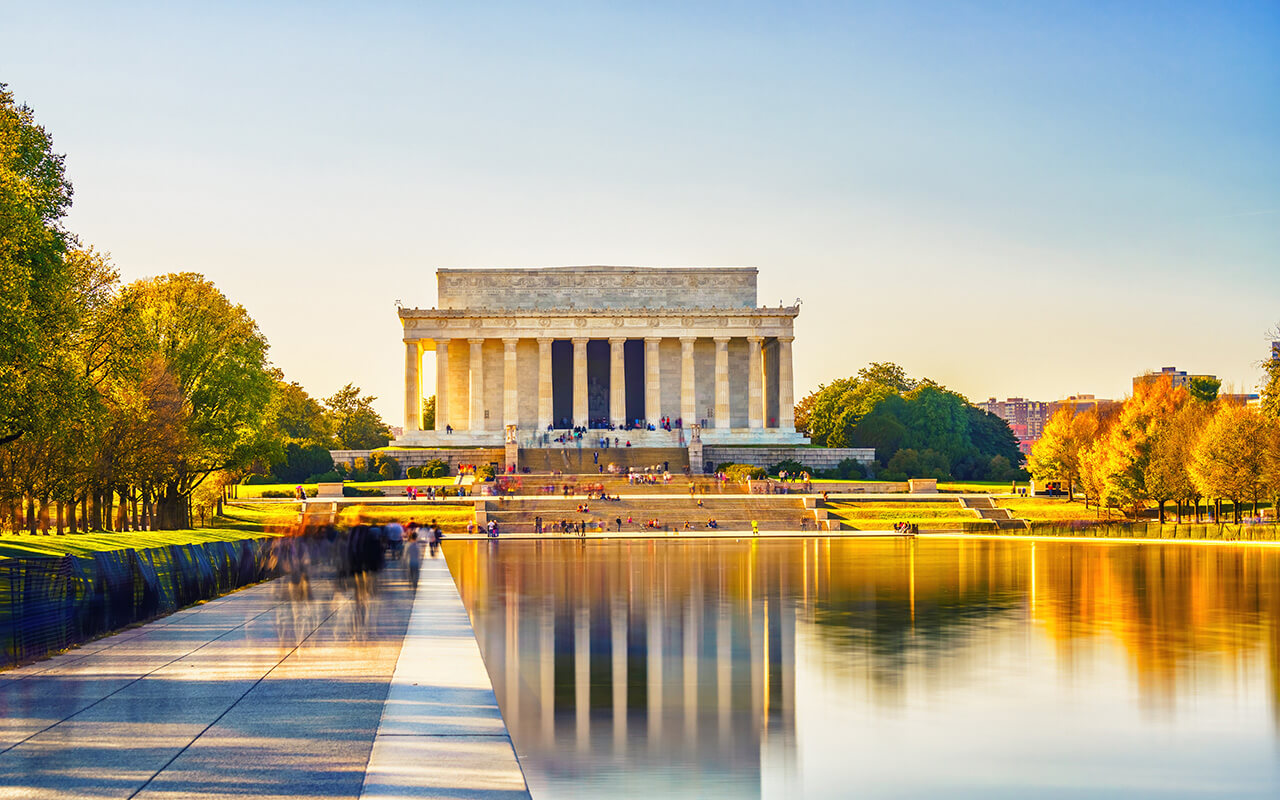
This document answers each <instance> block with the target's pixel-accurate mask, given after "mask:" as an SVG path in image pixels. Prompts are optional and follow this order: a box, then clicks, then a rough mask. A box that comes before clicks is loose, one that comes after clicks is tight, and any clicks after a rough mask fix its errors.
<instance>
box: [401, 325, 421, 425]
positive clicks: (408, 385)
mask: <svg viewBox="0 0 1280 800" xmlns="http://www.w3.org/2000/svg"><path fill="white" fill-rule="evenodd" d="M421 365H422V353H421V352H420V351H419V350H418V343H417V342H405V343H404V432H405V435H406V436H408V435H409V434H411V433H413V432H414V431H417V430H420V429H421V428H422V426H421V425H419V424H418V421H419V420H420V419H422V383H421V381H419V379H418V368H419V367H420V366H421Z"/></svg>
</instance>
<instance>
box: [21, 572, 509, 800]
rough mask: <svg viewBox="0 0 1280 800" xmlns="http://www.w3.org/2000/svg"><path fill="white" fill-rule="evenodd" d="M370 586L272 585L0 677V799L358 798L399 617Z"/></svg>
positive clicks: (391, 577) (386, 595) (392, 575)
mask: <svg viewBox="0 0 1280 800" xmlns="http://www.w3.org/2000/svg"><path fill="white" fill-rule="evenodd" d="M435 564H436V565H443V561H439V562H435ZM436 569H437V570H438V569H439V566H437V567H436ZM447 577H448V575H447V571H446V572H445V578H446V579H447ZM381 578H382V579H381V581H380V586H379V588H378V590H377V591H376V592H372V593H368V594H367V595H366V594H365V593H361V594H360V596H359V597H358V596H357V593H356V592H355V591H354V590H353V589H352V588H342V587H339V586H337V585H336V584H335V583H333V582H332V581H319V580H317V581H315V582H314V583H313V584H312V592H311V596H310V598H309V599H307V600H295V599H291V597H290V595H291V594H292V593H291V592H290V591H289V584H288V582H287V581H285V580H284V579H281V580H277V581H273V582H271V583H268V584H262V585H259V586H255V587H251V588H249V589H245V590H243V591H240V592H236V593H235V594H232V595H228V596H226V597H222V598H219V599H217V600H214V601H211V602H209V603H206V604H203V605H200V606H195V607H193V608H188V609H186V610H183V611H180V612H178V613H176V614H173V615H171V616H169V617H166V618H164V619H161V620H158V621H156V622H153V623H151V624H148V625H145V626H142V627H140V628H136V629H133V630H130V631H126V632H123V633H120V634H117V635H115V636H111V637H108V638H105V639H102V640H99V641H97V642H94V643H91V644H88V645H85V646H83V647H81V648H78V649H75V650H72V651H70V652H68V653H65V654H63V655H61V656H58V657H56V658H53V659H50V660H48V661H43V662H39V663H36V664H32V665H29V666H27V667H24V668H21V669H17V670H13V671H10V672H5V673H0V798H22V799H23V800H36V799H37V798H46V797H59V798H65V797H110V798H131V797H139V798H181V797H221V796H238V797H271V798H357V797H359V795H360V793H361V790H362V787H363V784H364V781H365V770H366V766H367V765H368V764H369V758H370V754H371V752H372V750H373V746H374V739H375V736H376V734H377V732H378V728H379V724H380V723H381V722H383V706H384V703H385V701H386V699H387V694H388V690H389V688H390V687H391V684H392V678H393V675H394V674H395V673H396V664H397V661H398V660H399V658H400V653H401V644H402V642H403V641H404V636H405V631H406V629H407V626H408V623H409V619H410V611H411V609H412V607H413V591H412V589H411V587H410V586H409V582H408V579H407V575H406V573H405V571H404V570H403V569H402V568H400V567H398V566H395V565H393V566H392V567H391V568H390V569H389V570H388V571H386V572H384V573H383V575H382V576H381ZM449 588H450V589H451V588H452V581H450V582H449ZM456 597H457V596H456V592H455V594H454V599H455V601H456ZM464 616H465V615H464ZM467 633H468V635H470V626H469V624H468V625H467ZM473 643H474V640H473ZM481 675H482V676H484V672H483V668H481ZM484 679H485V681H486V685H487V676H485V678H484ZM504 733H505V729H504ZM522 784H523V781H522ZM468 796H483V795H468Z"/></svg>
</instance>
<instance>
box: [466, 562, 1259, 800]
mask: <svg viewBox="0 0 1280 800" xmlns="http://www.w3.org/2000/svg"><path fill="white" fill-rule="evenodd" d="M447 556H448V559H449V563H450V567H451V569H452V571H453V574H454V577H455V580H456V581H457V583H458V587H459V590H460V591H461V593H462V597H463V601H464V602H465V603H466V605H467V608H468V610H469V611H470V613H471V616H472V619H473V623H474V626H475V630H476V636H477V638H478V640H479V642H480V646H481V650H482V652H483V653H484V657H485V661H486V664H487V666H488V669H489V672H490V675H491V677H492V679H493V683H494V688H495V690H496V692H497V695H498V700H499V703H500V704H501V707H502V709H503V714H504V717H505V718H506V721H507V724H508V727H509V728H510V731H511V735H512V738H513V741H514V742H515V745H516V749H517V751H518V752H519V753H520V756H521V759H522V763H523V764H524V766H525V769H526V772H527V773H529V774H528V777H529V782H530V785H531V787H532V788H533V789H534V791H535V796H537V793H538V789H539V787H542V788H543V792H544V794H546V795H548V796H558V797H559V796H584V797H585V796H592V793H593V792H596V793H598V792H600V791H614V792H615V794H616V795H617V796H637V795H641V794H648V795H652V796H657V795H664V796H689V797H695V796H696V797H715V796H723V797H740V796H752V797H758V796H761V794H762V793H765V794H767V793H769V790H770V789H771V788H773V789H777V790H778V791H779V792H780V793H781V794H783V795H789V796H832V795H833V794H834V795H837V796H838V795H840V794H841V791H839V790H838V787H843V788H851V787H858V786H861V787H862V788H863V789H868V790H871V791H872V792H873V793H874V791H875V787H876V785H877V783H876V781H877V780H878V778H877V777H876V775H875V773H876V771H877V770H883V771H884V772H885V773H886V775H888V773H889V772H890V769H889V767H888V766H882V765H880V764H877V763H865V762H860V764H861V766H860V767H859V768H858V769H856V770H854V769H853V768H852V764H851V763H840V762H841V758H840V754H841V753H842V752H843V751H842V750H841V749H840V744H839V743H840V742H841V741H842V740H847V741H848V742H849V746H852V745H853V743H854V742H858V743H859V745H858V747H859V750H858V753H859V757H861V758H868V757H869V756H868V755H867V754H868V753H870V752H875V751H876V750H878V749H879V748H882V747H886V748H887V747H888V745H887V744H884V743H882V742H877V741H876V740H875V738H874V733H873V735H872V738H871V739H870V740H868V739H867V736H868V729H869V728H870V729H872V730H874V731H879V732H881V733H882V734H883V736H884V737H885V738H886V741H887V740H889V739H891V738H892V736H894V735H895V733H894V731H896V730H898V728H899V727H901V735H902V736H904V737H905V742H906V744H905V745H904V747H908V748H911V749H914V750H916V751H917V752H919V753H921V754H923V753H925V752H927V751H928V747H929V745H928V744H927V739H928V738H929V737H928V735H930V734H933V733H935V732H939V731H943V730H954V731H956V734H955V735H956V736H960V737H965V736H968V737H969V738H972V739H974V742H975V744H974V745H973V746H974V747H978V746H979V745H978V744H977V743H978V742H981V743H984V744H987V745H990V746H991V748H992V749H1002V750H1004V751H1008V753H1013V752H1017V751H1018V750H1019V748H1020V747H1029V746H1030V745H1027V744H1023V741H1036V742H1038V743H1039V745H1040V746H1048V747H1050V748H1056V749H1058V750H1059V751H1061V752H1058V753H1056V754H1054V758H1053V763H1052V764H1049V765H1046V766H1045V767H1044V770H1043V773H1044V774H1050V775H1052V774H1057V773H1058V772H1061V773H1062V775H1064V776H1069V775H1072V774H1075V773H1077V772H1079V771H1081V770H1090V769H1091V768H1092V767H1093V765H1092V764H1091V763H1090V760H1091V759H1095V758H1096V755H1094V754H1090V752H1089V750H1090V748H1089V747H1087V746H1083V745H1077V744H1075V743H1074V742H1075V740H1074V739H1071V738H1070V737H1069V734H1070V733H1071V731H1073V730H1074V727H1073V726H1074V725H1075V723H1076V722H1077V721H1078V722H1079V724H1080V725H1084V726H1088V725H1090V724H1093V725H1101V724H1102V722H1101V718H1100V716H1099V715H1102V714H1111V715H1113V716H1114V717H1116V718H1115V719H1109V721H1108V722H1107V723H1106V725H1107V726H1109V727H1107V730H1110V731H1112V732H1113V734H1114V736H1115V737H1117V741H1118V744H1115V743H1113V744H1110V745H1108V746H1109V747H1116V746H1127V745H1125V743H1126V742H1128V741H1129V739H1128V738H1126V736H1129V734H1128V733H1125V731H1127V730H1128V729H1127V728H1126V726H1137V727H1139V728H1141V727H1142V726H1144V725H1145V726H1150V725H1156V726H1158V727H1157V728H1156V729H1153V730H1154V731H1155V732H1157V733H1159V734H1160V735H1166V736H1169V737H1173V738H1174V739H1175V740H1178V741H1181V739H1185V740H1186V741H1187V742H1188V746H1190V743H1191V742H1194V741H1197V740H1198V739H1199V738H1200V737H1201V736H1203V735H1207V733H1208V731H1209V730H1210V729H1211V728H1212V726H1213V725H1214V724H1216V723H1213V722H1210V721H1206V720H1198V719H1197V718H1196V714H1195V713H1191V714H1188V713H1186V709H1192V710H1193V711H1194V710H1195V709H1197V708H1198V707H1199V703H1201V702H1213V703H1226V704H1227V706H1228V707H1231V708H1236V707H1239V708H1240V709H1241V713H1242V714H1247V710H1248V709H1249V708H1250V707H1251V706H1250V703H1254V704H1255V705H1256V702H1257V700H1258V699H1259V697H1256V696H1255V695H1258V696H1265V697H1267V699H1268V700H1269V702H1270V707H1271V709H1272V712H1271V713H1272V715H1273V717H1272V719H1270V720H1267V721H1266V727H1265V728H1264V729H1263V731H1264V732H1265V733H1266V734H1267V736H1264V737H1263V738H1268V737H1273V736H1274V727H1275V725H1274V723H1275V720H1277V719H1280V714H1277V712H1276V709H1277V708H1280V705H1278V704H1277V701H1276V697H1277V690H1278V689H1280V683H1278V679H1277V676H1278V675H1280V655H1278V654H1280V635H1278V633H1277V620H1278V619H1280V592H1278V590H1277V581H1278V575H1277V566H1278V565H1280V560H1278V559H1280V549H1275V548H1267V547H1256V546H1205V545H1188V544H1161V545H1136V544H1104V543H1072V542H1031V541H1026V540H981V539H963V538H959V539H922V540H917V541H912V540H902V539H878V540H867V539H863V540H853V539H788V540H781V539H773V540H770V539H754V540H752V539H747V540H740V541H724V540H715V541H710V540H698V541H676V542H673V541H658V542H655V541H644V540H633V541H584V542H564V541H548V542H537V541H503V542H501V543H493V542H486V541H466V542H463V541H457V542H450V543H449V546H448V550H447ZM1120 677H1123V679H1122V680H1118V679H1117V678H1120ZM798 680H799V681H801V682H802V683H801V685H800V686H799V689H798V688H797V681H798ZM1116 697H1119V698H1121V700H1120V702H1119V704H1117V703H1116V700H1115V698H1116ZM1013 698H1019V699H1018V700H1016V701H1015V700H1014V699H1013ZM1005 704H1009V706H1010V708H1008V709H1005V708H1004V705H1005ZM1094 704H1096V705H1097V708H1096V709H1094V708H1092V706H1093V705H1094ZM1023 706H1025V707H1026V711H1025V712H1022V713H1025V714H1026V715H1027V718H1025V719H1020V718H1019V713H1020V711H1019V709H1020V708H1022V707H1023ZM1180 706H1181V707H1182V709H1183V713H1176V712H1178V710H1179V707H1180ZM960 708H964V709H965V710H964V712H963V716H962V715H961V714H960V712H959V711H958V709H960ZM1033 709H1034V712H1033ZM1134 709H1137V710H1138V711H1139V714H1138V715H1137V717H1135V719H1130V718H1129V717H1128V716H1126V714H1127V713H1128V712H1130V711H1133V710H1134ZM1033 713H1034V716H1032V714H1033ZM1010 714H1012V715H1013V718H1010V717H1009V715H1010ZM1046 718H1048V719H1057V720H1059V722H1060V724H1059V725H1052V724H1050V725H1046V724H1044V723H1045V722H1046ZM908 720H914V721H912V722H910V723H909V724H908V722H907V721H908ZM921 720H923V722H922V721H921ZM1153 720H1154V721H1153ZM1254 723H1256V720H1250V722H1249V724H1254ZM922 725H923V726H924V727H923V728H922V727H921V726H922ZM1019 726H1026V727H1025V729H1024V730H1021V731H1020V730H1018V728H1019ZM1142 729H1143V730H1144V731H1146V733H1145V734H1144V735H1147V734H1150V733H1152V731H1151V730H1148V729H1146V728H1142ZM1028 731H1030V732H1028ZM1246 733H1247V731H1246V730H1242V731H1241V732H1240V734H1241V735H1246ZM1253 735H1254V737H1255V738H1257V731H1254V734H1253ZM1019 737H1021V740H1020V739H1019ZM1102 739H1107V740H1108V741H1110V740H1109V739H1108V738H1107V736H1105V735H1104V736H1103V737H1102ZM824 741H825V742H829V743H830V744H826V745H818V744H815V743H816V742H824ZM1099 741H1100V742H1101V739H1100V740H1099ZM1148 744H1150V745H1154V743H1148ZM1166 744H1167V742H1166ZM1098 746H1101V744H1099V745H1098ZM1224 746H1225V744H1224ZM824 747H834V751H833V752H834V753H835V755H834V756H833V757H832V756H825V757H824V756H823V755H822V754H823V753H824V752H825V751H824V749H823V748H824ZM1135 747H1137V748H1140V750H1135V751H1134V753H1133V754H1132V756H1131V758H1132V760H1133V761H1135V762H1141V763H1144V764H1145V763H1148V762H1149V763H1150V764H1151V765H1152V766H1153V768H1157V767H1163V766H1164V764H1163V760H1165V759H1172V758H1179V756H1178V755H1177V752H1178V749H1177V748H1176V747H1173V748H1170V749H1168V750H1167V752H1166V751H1161V750H1160V749H1158V748H1155V747H1154V746H1150V747H1147V746H1141V745H1135ZM1076 750H1079V751H1081V752H1079V753H1077V752H1076ZM1046 755H1048V754H1046ZM888 757H889V758H890V759H892V757H893V754H892V753H890V754H888ZM979 757H981V756H979ZM1240 757H1244V756H1240ZM1003 758H1009V759H1012V758H1013V757H1012V755H1005V756H992V759H993V761H992V764H991V765H990V766H992V767H993V768H995V769H997V770H998V769H999V768H1000V767H999V765H1000V764H1001V763H1002V759H1003ZM1019 758H1020V760H1019V761H1018V762H1017V763H1016V764H1015V763H1013V762H1012V761H1011V762H1010V763H1009V765H1008V766H1007V767H1006V768H1005V771H1006V772H1008V773H1010V774H1011V775H1012V774H1013V773H1014V772H1016V771H1017V769H1019V768H1020V767H1021V766H1023V765H1025V762H1026V759H1027V754H1026V753H1023V754H1022V755H1021V756H1020V757H1019ZM1204 758H1205V759H1206V760H1207V759H1208V756H1207V755H1206V756H1205V757H1204ZM854 760H855V761H856V759H854ZM942 761H943V759H939V758H936V757H934V758H932V763H933V766H934V767H935V768H936V769H937V770H938V771H939V773H940V774H944V775H945V774H946V773H947V771H948V770H951V771H952V772H955V773H956V774H957V775H959V774H962V773H963V765H958V764H957V765H952V766H948V765H947V764H945V763H942ZM1193 761H1194V759H1190V760H1189V759H1187V758H1182V760H1181V761H1180V762H1178V764H1177V767H1178V768H1179V769H1182V770H1199V769H1202V768H1201V767H1200V766H1199V765H1198V764H1197V763H1192V762H1193ZM832 762H834V763H832ZM1269 764H1270V766H1269V768H1268V770H1264V771H1262V772H1260V773H1259V775H1260V778H1259V779H1260V780H1263V781H1264V783H1265V782H1266V781H1269V780H1273V779H1274V778H1275V763H1274V755H1272V757H1271V760H1270V762H1269ZM1231 768H1232V769H1235V768H1236V767H1231ZM1218 769H1222V770H1226V769H1228V767H1227V766H1226V765H1225V764H1224V765H1222V766H1220V767H1218ZM1096 772H1097V774H1098V776H1099V777H1097V778H1096V779H1091V780H1090V781H1088V782H1085V784H1083V785H1082V786H1081V789H1082V791H1083V790H1087V792H1088V793H1092V794H1097V793H1104V794H1105V793H1106V791H1107V790H1108V789H1116V790H1118V789H1119V788H1120V787H1122V786H1124V787H1128V788H1129V789H1133V788H1134V787H1133V783H1132V779H1131V777H1129V776H1126V777H1124V778H1123V779H1121V778H1119V777H1116V776H1114V775H1113V774H1112V772H1109V771H1107V770H1097V771H1096ZM1121 772H1123V771H1121ZM895 774H896V778H894V780H897V781H898V783H895V784H893V785H894V790H895V793H897V794H902V795H905V796H910V795H912V794H913V791H912V787H913V786H916V788H918V790H919V792H920V793H921V794H928V793H929V792H930V791H931V789H930V786H931V785H932V784H931V782H930V780H926V779H923V778H920V779H918V785H917V784H913V781H916V780H917V777H916V776H914V775H911V774H906V775H904V774H902V771H901V770H898V771H897V772H896V773H895ZM1036 776H1037V777H1036V778H1034V779H1031V778H1028V777H1026V776H1021V777H1010V779H1009V780H1010V781H1011V782H1013V783H1014V784H1019V785H1026V783H1027V781H1029V780H1030V781H1032V782H1034V781H1035V780H1049V779H1047V778H1042V777H1040V776H1041V773H1036ZM1109 776H1110V777H1109ZM1268 776H1270V777H1268ZM1195 777H1206V778H1207V777H1209V776H1200V775H1199V773H1196V775H1195ZM884 779H885V780H889V778H888V777H885V778H884ZM957 780H959V781H961V783H960V784H957V783H956V781H957ZM1054 780H1056V779H1053V780H1050V782H1051V783H1053V785H1055V786H1057V785H1058V784H1057V783H1054V782H1053V781H1054ZM946 786H947V791H949V792H952V793H959V794H964V785H963V778H954V777H953V778H952V779H951V781H950V782H949V783H947V784H946ZM982 786H983V787H985V788H986V790H989V789H990V788H991V787H990V785H989V783H988V782H986V781H985V780H984V782H983V784H982ZM1268 786H1271V784H1266V785H1265V786H1264V788H1267V787H1268ZM1006 788H1009V787H1006ZM1272 788H1274V787H1272ZM1153 789H1154V787H1153ZM1138 790H1139V793H1141V786H1139V787H1138ZM974 791H975V792H978V791H979V790H978V788H977V787H976V786H975V789H974ZM575 792H577V793H579V794H575ZM1068 794H1069V793H1068Z"/></svg>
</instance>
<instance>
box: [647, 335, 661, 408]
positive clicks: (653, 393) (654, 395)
mask: <svg viewBox="0 0 1280 800" xmlns="http://www.w3.org/2000/svg"><path fill="white" fill-rule="evenodd" d="M661 342H662V339H659V338H656V337H651V338H646V339H645V340H644V371H645V379H644V417H645V419H647V420H648V421H649V422H651V423H653V424H654V425H655V426H656V425H657V424H658V419H659V418H660V417H661V416H662V408H661V406H662V365H661V364H660V363H659V362H658V345H659V344H661Z"/></svg>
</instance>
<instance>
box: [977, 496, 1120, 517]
mask: <svg viewBox="0 0 1280 800" xmlns="http://www.w3.org/2000/svg"><path fill="white" fill-rule="evenodd" d="M995 504H996V507H998V508H1007V509H1009V512H1010V513H1011V514H1013V516H1015V517H1017V518H1018V519H1025V520H1030V521H1031V522H1071V521H1073V520H1087V521H1089V522H1095V521H1097V520H1098V519H1099V517H1098V515H1097V512H1095V511H1094V510H1093V509H1091V508H1090V509H1086V508H1085V507H1084V503H1081V502H1075V503H1068V502H1067V501H1066V500H1065V499H1064V498H1061V497H1000V498H996V499H995Z"/></svg>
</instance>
